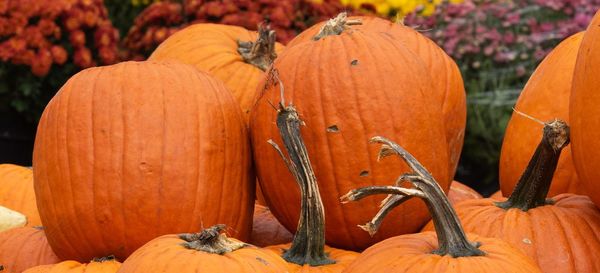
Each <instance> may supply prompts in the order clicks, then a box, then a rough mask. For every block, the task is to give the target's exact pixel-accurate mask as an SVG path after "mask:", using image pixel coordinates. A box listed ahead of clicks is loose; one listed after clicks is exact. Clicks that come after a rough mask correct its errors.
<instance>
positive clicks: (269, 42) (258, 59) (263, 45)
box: [238, 24, 277, 71]
mask: <svg viewBox="0 0 600 273" xmlns="http://www.w3.org/2000/svg"><path fill="white" fill-rule="evenodd" d="M238 53H240V55H242V58H243V59H244V61H245V62H247V63H249V64H252V65H254V66H256V67H258V68H260V69H261V70H262V71H267V68H269V66H270V65H271V64H272V63H273V61H274V60H275V58H277V53H275V31H274V30H271V28H270V26H269V25H265V24H260V25H259V26H258V38H257V39H256V41H255V42H251V41H247V42H244V41H238Z"/></svg>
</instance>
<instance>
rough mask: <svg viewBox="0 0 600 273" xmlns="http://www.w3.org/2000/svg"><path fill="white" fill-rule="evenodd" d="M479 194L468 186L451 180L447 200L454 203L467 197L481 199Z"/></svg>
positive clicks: (467, 198)
mask: <svg viewBox="0 0 600 273" xmlns="http://www.w3.org/2000/svg"><path fill="white" fill-rule="evenodd" d="M481 198H483V197H482V196H481V194H479V193H478V192H476V191H475V190H474V189H471V188H470V187H469V186H467V185H465V184H463V183H460V182H458V181H452V184H450V190H449V191H448V200H450V204H452V205H455V204H458V203H460V202H462V201H465V200H469V199H481Z"/></svg>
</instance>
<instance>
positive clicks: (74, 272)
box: [23, 257, 121, 273]
mask: <svg viewBox="0 0 600 273" xmlns="http://www.w3.org/2000/svg"><path fill="white" fill-rule="evenodd" d="M119 267H121V263H120V262H118V261H116V260H115V259H114V257H106V258H99V259H93V260H92V261H91V262H89V263H86V264H82V263H79V262H76V261H64V262H60V263H57V264H50V265H40V266H36V267H32V268H30V269H27V270H25V271H23V273H116V272H117V271H118V270H119Z"/></svg>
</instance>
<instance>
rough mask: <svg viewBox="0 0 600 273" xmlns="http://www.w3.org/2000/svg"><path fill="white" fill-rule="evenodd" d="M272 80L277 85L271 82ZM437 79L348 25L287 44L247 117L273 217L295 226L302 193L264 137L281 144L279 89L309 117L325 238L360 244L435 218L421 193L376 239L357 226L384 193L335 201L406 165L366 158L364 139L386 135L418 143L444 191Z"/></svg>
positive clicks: (404, 52) (392, 44) (384, 38)
mask: <svg viewBox="0 0 600 273" xmlns="http://www.w3.org/2000/svg"><path fill="white" fill-rule="evenodd" d="M391 60H393V61H391ZM274 78H278V79H279V80H280V83H279V84H276V85H274V84H270V82H272V80H273V79H274ZM431 82H432V80H431V78H430V76H429V73H428V72H427V70H426V68H425V65H424V64H423V62H422V61H421V60H420V59H419V58H418V57H417V56H416V55H415V54H414V53H412V52H411V51H410V50H408V49H407V48H406V47H405V46H404V45H403V44H402V43H400V42H397V41H395V40H393V39H392V38H390V37H389V36H388V35H384V34H380V33H370V32H363V31H361V30H351V29H350V30H344V31H343V32H342V33H340V34H339V35H336V34H335V33H334V34H333V35H330V36H326V37H324V38H321V39H319V40H318V41H310V42H306V43H302V44H299V45H296V46H294V47H290V48H287V49H286V50H285V51H284V52H283V53H282V54H281V55H280V56H279V57H278V58H277V59H276V60H275V62H274V64H273V70H271V72H270V76H269V79H268V80H267V84H266V86H265V90H264V93H263V96H262V97H261V98H260V100H259V101H258V102H257V104H256V106H255V107H254V109H253V113H252V118H251V119H252V120H251V124H250V125H251V136H252V143H253V148H254V155H255V164H256V169H257V172H258V177H259V180H260V184H261V189H262V191H263V194H264V196H265V201H266V202H267V205H268V207H269V208H270V209H271V211H272V212H273V214H274V215H275V217H277V219H278V220H280V222H281V223H282V224H283V225H284V226H285V227H286V228H287V229H288V230H290V231H294V232H295V230H296V224H297V223H298V219H299V213H300V192H299V190H298V189H297V188H296V185H297V184H296V182H295V180H294V177H293V176H292V175H291V174H290V173H289V171H288V169H287V167H286V166H285V164H283V163H282V162H281V159H280V158H279V155H278V154H277V153H276V152H275V151H274V150H273V148H272V147H271V145H269V144H268V143H267V140H268V139H274V140H276V141H279V140H278V139H279V137H278V129H277V126H276V124H275V123H274V122H273V121H274V120H276V115H277V112H276V111H275V110H274V109H273V106H272V103H277V102H280V101H281V98H280V89H285V102H289V103H292V104H293V105H294V106H295V107H296V109H297V110H298V112H299V113H301V119H302V120H303V121H304V122H305V123H306V127H304V128H303V130H302V137H303V139H304V141H305V143H306V147H307V149H308V154H309V155H310V156H311V158H312V163H313V168H314V171H315V175H316V178H317V180H318V181H319V187H320V192H321V197H322V199H323V205H324V208H325V218H326V219H327V221H326V228H325V230H326V239H327V243H328V244H329V245H331V246H334V247H340V248H344V249H363V248H366V247H368V246H369V245H371V244H373V243H375V242H377V241H381V240H383V239H385V238H388V237H390V236H394V235H398V234H402V233H409V232H415V231H417V230H418V229H419V228H420V227H421V226H422V225H423V224H425V222H427V219H428V218H429V216H428V215H427V210H426V209H425V206H424V205H423V204H422V203H419V202H418V201H417V200H414V202H407V203H406V204H403V205H402V206H401V208H399V209H398V211H397V212H396V213H397V214H396V216H399V215H400V214H401V213H402V212H408V213H407V214H405V215H404V216H402V217H400V216H399V217H390V220H389V222H388V223H386V225H384V227H383V228H382V231H381V232H380V233H378V234H377V235H376V236H375V237H373V238H371V237H369V236H368V235H367V234H364V233H363V232H360V230H356V229H355V225H356V223H360V222H362V221H366V220H367V219H366V218H365V217H367V216H366V215H369V214H372V213H375V212H376V211H377V210H378V208H379V202H380V200H378V199H376V198H373V199H371V200H370V201H369V202H367V203H363V204H360V205H358V204H351V205H348V206H341V204H340V203H339V200H338V198H339V196H340V194H341V193H343V192H346V191H348V190H350V189H352V188H356V187H359V186H367V185H373V184H377V183H383V182H384V181H386V180H389V179H393V177H392V176H393V174H394V173H396V172H400V171H402V170H405V168H404V167H403V166H382V165H380V164H376V159H375V158H373V157H370V156H369V154H372V153H373V152H374V151H373V150H372V148H370V147H369V146H368V145H366V143H367V142H368V139H369V138H370V137H372V136H373V135H374V134H384V133H385V134H387V135H393V136H395V137H396V138H398V139H401V140H402V141H403V142H404V143H406V145H407V146H408V147H410V148H411V149H413V150H414V151H415V154H418V155H419V157H420V158H421V159H422V160H423V162H424V164H425V165H426V166H427V167H428V168H429V169H430V170H431V171H432V172H433V174H434V176H436V177H437V178H438V181H439V182H440V183H441V185H442V187H443V188H444V190H448V187H449V183H450V181H451V179H450V175H449V171H448V169H449V165H448V149H447V142H446V139H445V137H443V136H444V124H443V117H442V112H441V108H440V107H439V106H438V105H436V104H435V103H431V99H430V97H429V96H428V95H427V94H429V93H431V92H433V86H432V84H431ZM281 83H282V84H281ZM259 88H261V87H259ZM282 102H283V101H282ZM424 143H426V144H424Z"/></svg>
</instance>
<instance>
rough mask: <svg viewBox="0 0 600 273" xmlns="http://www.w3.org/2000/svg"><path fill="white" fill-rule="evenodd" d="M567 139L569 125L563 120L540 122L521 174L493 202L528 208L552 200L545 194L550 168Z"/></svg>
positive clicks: (555, 164)
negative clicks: (540, 129) (505, 194)
mask: <svg viewBox="0 0 600 273" xmlns="http://www.w3.org/2000/svg"><path fill="white" fill-rule="evenodd" d="M569 141H570V140H569V125H567V123H565V122H564V121H562V120H559V119H555V120H553V121H551V122H546V123H544V133H543V137H542V140H541V141H540V144H538V146H537V149H536V150H535V153H534V154H533V156H532V157H531V160H530V161H529V165H528V166H527V168H526V169H525V171H524V172H523V174H522V175H521V178H520V179H519V183H517V186H516V187H515V189H514V190H513V192H512V194H511V195H510V197H509V198H508V200H506V201H504V202H496V206H498V207H500V208H503V209H511V208H518V209H520V210H522V211H528V210H530V209H532V208H535V207H539V206H544V205H546V204H548V203H552V200H551V199H546V197H547V196H548V190H549V189H550V184H551V183H552V177H553V176H554V171H556V166H557V164H558V158H559V157H560V152H561V151H562V149H563V148H564V147H566V146H567V145H569Z"/></svg>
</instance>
